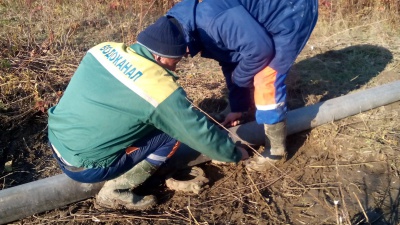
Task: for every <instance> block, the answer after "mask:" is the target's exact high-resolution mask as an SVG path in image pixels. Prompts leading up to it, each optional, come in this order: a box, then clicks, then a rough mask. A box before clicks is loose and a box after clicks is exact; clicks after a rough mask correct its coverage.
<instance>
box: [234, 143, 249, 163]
mask: <svg viewBox="0 0 400 225" xmlns="http://www.w3.org/2000/svg"><path fill="white" fill-rule="evenodd" d="M236 148H237V149H238V150H239V151H240V152H241V153H242V160H246V159H248V158H249V153H248V152H247V151H246V149H244V148H242V147H240V146H236Z"/></svg>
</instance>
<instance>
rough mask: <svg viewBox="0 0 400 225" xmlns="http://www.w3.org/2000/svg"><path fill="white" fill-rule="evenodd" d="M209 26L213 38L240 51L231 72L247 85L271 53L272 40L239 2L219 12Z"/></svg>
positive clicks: (238, 82) (241, 82) (269, 58)
mask: <svg viewBox="0 0 400 225" xmlns="http://www.w3.org/2000/svg"><path fill="white" fill-rule="evenodd" d="M209 29H210V31H211V32H210V34H212V35H213V39H214V40H215V41H217V42H218V41H221V42H223V45H224V46H226V47H227V48H228V49H229V50H232V51H235V52H239V53H240V55H239V59H238V64H237V66H236V67H235V69H234V70H233V72H232V81H233V83H235V84H236V85H238V86H240V87H251V86H252V85H253V84H252V82H253V77H254V76H255V75H256V74H257V73H258V72H259V71H261V70H262V69H263V68H265V67H266V66H267V65H268V63H269V62H270V61H271V59H272V58H273V57H274V46H273V41H272V39H271V37H270V35H269V34H268V33H267V32H266V30H265V28H264V27H262V26H261V25H260V24H259V23H258V22H257V21H256V20H255V19H254V18H253V17H252V16H251V15H250V14H249V13H248V11H247V10H246V9H244V8H243V6H241V5H239V6H236V7H233V8H231V9H229V10H227V11H226V12H225V13H223V14H222V15H219V16H218V17H217V18H216V19H215V20H214V21H213V23H212V24H210V26H209Z"/></svg>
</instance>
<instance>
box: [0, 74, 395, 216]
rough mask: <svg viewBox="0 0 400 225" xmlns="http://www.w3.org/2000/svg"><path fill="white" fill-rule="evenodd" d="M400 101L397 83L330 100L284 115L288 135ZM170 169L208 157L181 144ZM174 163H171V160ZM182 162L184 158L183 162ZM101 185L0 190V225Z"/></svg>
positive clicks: (260, 138) (58, 181)
mask: <svg viewBox="0 0 400 225" xmlns="http://www.w3.org/2000/svg"><path fill="white" fill-rule="evenodd" d="M396 101H400V81H396V82H393V83H389V84H386V85H382V86H379V87H375V88H371V89H367V90H363V91H359V92H356V93H353V94H348V95H345V96H341V97H338V98H334V99H331V100H328V101H325V102H321V103H317V104H315V105H311V106H307V107H304V108H300V109H296V110H293V111H290V112H288V119H287V129H288V134H293V133H297V132H300V131H304V130H307V129H310V128H313V127H316V126H319V125H322V124H325V123H329V122H332V121H335V120H338V119H342V118H345V117H348V116H352V115H355V114H358V113H361V112H364V111H366V110H370V109H373V108H376V107H379V106H383V105H386V104H390V103H393V102H396ZM230 130H231V132H233V134H234V135H233V136H234V139H236V140H238V141H241V142H243V143H247V144H251V145H262V144H263V143H264V131H263V126H262V125H258V124H256V123H255V122H251V123H247V124H243V125H240V126H237V127H234V128H231V129H230ZM175 154H176V155H175V156H174V157H172V158H171V162H170V163H169V165H170V166H172V167H175V168H178V169H179V168H182V164H185V165H186V166H194V165H196V164H199V163H202V162H206V161H209V160H210V159H209V158H208V157H205V156H204V155H201V154H200V153H198V152H196V151H194V150H192V149H190V148H189V147H187V146H185V145H182V148H180V149H179V150H178V151H177V153H175ZM174 158H175V160H172V159H174ZM182 159H188V160H186V161H183V160H182ZM101 187H102V183H97V184H83V183H78V182H75V181H73V180H71V179H70V178H68V177H67V176H65V175H64V174H61V175H57V176H53V177H49V178H45V179H42V180H38V181H34V182H30V183H27V184H23V185H19V186H16V187H12V188H9V189H4V190H1V191H0V224H4V223H8V222H11V221H14V220H18V219H21V218H24V217H27V216H30V215H33V214H36V213H40V212H44V211H47V210H52V209H55V208H59V207H61V206H64V205H67V204H70V203H73V202H77V201H80V200H83V199H87V198H90V197H93V196H94V195H95V194H96V193H97V192H98V191H99V190H100V188H101Z"/></svg>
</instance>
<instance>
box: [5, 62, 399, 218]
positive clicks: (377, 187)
mask: <svg viewBox="0 0 400 225" xmlns="http://www.w3.org/2000/svg"><path fill="white" fill-rule="evenodd" d="M325 56H326V55H325ZM334 57H341V56H340V55H339V56H337V55H335V56H334ZM319 58H321V57H319ZM300 64H301V62H300V63H298V64H297V66H296V65H295V67H294V71H293V72H292V75H291V76H292V78H291V79H289V81H288V82H289V90H288V93H289V96H290V98H289V105H290V106H291V108H292V109H294V108H298V107H302V106H306V105H310V104H313V103H315V102H318V101H320V100H321V99H322V100H323V99H329V98H333V97H337V96H340V95H343V94H346V92H348V90H343V89H342V90H341V91H342V92H338V90H336V89H335V88H333V87H332V89H327V91H326V92H325V95H324V94H321V93H305V92H306V91H309V92H311V91H312V89H310V88H307V89H305V90H303V91H302V90H299V88H301V87H302V86H303V85H304V84H303V83H301V82H299V78H298V77H296V75H298V74H299V73H300V72H301V71H300V72H299V71H296V69H297V68H299V66H300ZM217 67H218V66H217V65H216V64H215V63H214V62H211V61H208V60H204V59H199V58H195V59H186V60H185V61H184V62H183V63H182V65H181V69H180V71H178V74H183V73H187V71H190V73H189V74H187V75H185V76H183V77H182V79H181V84H182V86H184V88H185V89H186V90H187V92H188V95H189V97H190V98H192V99H193V102H194V104H196V105H198V106H199V107H201V108H202V109H204V110H205V111H206V112H212V111H218V110H221V109H223V108H224V107H225V104H226V103H225V101H224V95H225V89H224V83H223V78H222V77H221V76H220V75H218V69H217ZM208 70H209V71H208ZM399 78H400V76H399V74H398V73H395V72H381V73H379V74H378V75H375V76H373V77H372V76H371V77H369V78H368V79H370V80H373V84H371V83H368V82H365V83H358V84H357V86H358V87H361V89H363V88H366V87H368V86H378V85H381V84H384V83H388V82H392V81H396V80H399ZM301 79H305V78H301ZM210 80H212V82H210ZM303 82H304V83H307V84H310V81H304V80H303ZM199 84H200V85H199ZM316 90H320V89H316ZM354 90H356V88H355V89H354ZM327 93H328V94H327ZM399 113H400V102H395V103H393V104H390V105H387V106H382V107H379V108H377V109H373V110H370V111H367V112H363V113H360V114H358V115H355V116H351V117H348V118H346V119H343V120H340V121H336V122H332V123H329V124H325V125H322V126H320V127H317V128H315V129H312V130H308V131H303V132H301V133H297V134H293V135H291V136H289V137H288V140H287V143H288V150H289V157H288V160H287V161H286V162H284V163H282V164H279V165H278V166H277V167H276V168H271V169H270V170H268V171H266V172H265V173H250V172H248V171H247V170H246V169H245V168H244V166H243V164H242V163H239V164H238V165H214V164H211V163H205V164H202V165H200V167H201V168H203V170H204V171H205V173H206V175H207V177H208V178H209V179H210V183H209V185H208V188H207V189H205V190H204V191H203V192H201V193H200V194H199V195H194V194H187V193H179V192H174V191H171V190H168V188H166V187H165V185H164V183H163V182H158V183H152V184H151V185H147V186H146V188H145V190H146V191H144V192H143V194H155V195H156V197H157V198H158V201H159V204H158V206H157V207H155V208H154V209H152V210H149V211H146V212H128V211H107V210H99V209H96V208H95V207H94V205H93V199H88V200H85V201H81V202H77V203H74V204H70V205H67V206H65V207H62V208H59V209H55V210H52V211H49V212H44V213H40V214H37V215H33V216H31V217H28V218H24V219H21V220H19V221H15V222H14V223H12V224H397V223H398V222H399V195H400V192H399V191H400V179H399V173H400V171H399V168H400V161H399V157H398V152H399V151H400V148H399V145H400V127H399V124H400V122H399V121H400V117H399ZM24 118H25V120H23V121H19V122H18V123H16V121H14V122H13V123H9V124H13V125H14V127H13V128H12V129H11V128H9V131H10V132H4V131H5V130H3V132H2V135H1V141H2V144H7V148H3V149H5V150H3V157H4V158H3V159H5V158H8V159H12V160H11V161H12V170H11V171H7V172H6V171H4V172H3V173H2V174H1V177H0V178H1V183H0V187H1V188H2V189H4V188H11V187H13V186H15V185H18V184H23V183H27V182H30V181H34V180H38V179H41V178H45V177H49V176H52V175H55V174H58V173H60V170H59V169H58V167H57V165H56V163H55V162H54V160H53V159H52V157H51V153H50V149H49V148H48V147H47V139H46V131H47V130H46V120H47V117H46V115H45V113H43V112H41V111H38V112H34V113H31V115H30V116H29V117H24ZM3 129H4V128H3ZM11 155H12V157H10V156H11ZM7 161H8V160H7Z"/></svg>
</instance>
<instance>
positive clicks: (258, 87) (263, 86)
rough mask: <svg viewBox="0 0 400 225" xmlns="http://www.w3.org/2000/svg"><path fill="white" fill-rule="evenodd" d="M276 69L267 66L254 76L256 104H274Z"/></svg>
mask: <svg viewBox="0 0 400 225" xmlns="http://www.w3.org/2000/svg"><path fill="white" fill-rule="evenodd" d="M276 75H277V72H276V70H274V69H272V68H271V67H269V66H267V67H265V68H264V69H263V70H261V71H260V72H259V73H257V74H256V76H255V77H254V102H255V104H256V105H271V104H276V100H275V85H274V84H275V81H276Z"/></svg>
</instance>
